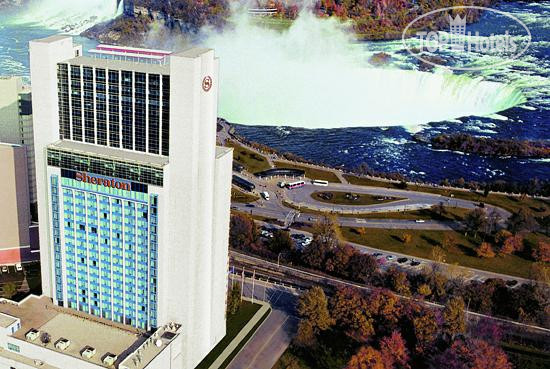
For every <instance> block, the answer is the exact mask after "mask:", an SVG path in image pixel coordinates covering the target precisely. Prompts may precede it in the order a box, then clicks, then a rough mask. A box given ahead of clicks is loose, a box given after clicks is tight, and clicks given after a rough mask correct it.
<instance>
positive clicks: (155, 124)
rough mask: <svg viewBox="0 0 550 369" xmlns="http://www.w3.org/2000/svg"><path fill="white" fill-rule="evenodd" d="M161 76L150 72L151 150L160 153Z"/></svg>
mask: <svg viewBox="0 0 550 369" xmlns="http://www.w3.org/2000/svg"><path fill="white" fill-rule="evenodd" d="M159 118H160V76H159V75H158V74H149V152H150V153H153V154H158V153H159V146H160V142H159V139H160V122H159Z"/></svg>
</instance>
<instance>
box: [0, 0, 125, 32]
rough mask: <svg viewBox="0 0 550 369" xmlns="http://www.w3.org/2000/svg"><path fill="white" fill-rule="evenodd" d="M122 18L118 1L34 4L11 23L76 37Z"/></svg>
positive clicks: (64, 0)
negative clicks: (112, 20) (103, 23)
mask: <svg viewBox="0 0 550 369" xmlns="http://www.w3.org/2000/svg"><path fill="white" fill-rule="evenodd" d="M120 14H122V1H121V2H120V4H119V6H118V7H117V0H33V1H31V2H30V3H29V4H28V5H27V6H26V7H24V8H22V9H21V10H20V11H18V12H16V13H14V14H12V15H11V16H10V18H9V19H8V22H10V23H11V24H19V25H35V26H38V27H43V28H47V29H52V30H56V31H61V32H64V33H68V34H74V35H76V34H80V33H81V32H83V31H84V30H86V29H88V28H90V27H91V26H93V25H94V24H97V23H100V22H105V21H108V20H110V19H113V18H114V17H116V16H118V15H120Z"/></svg>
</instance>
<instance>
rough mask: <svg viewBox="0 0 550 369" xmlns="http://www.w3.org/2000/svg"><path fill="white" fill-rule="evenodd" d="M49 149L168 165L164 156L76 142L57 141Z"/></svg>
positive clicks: (138, 162) (155, 164) (152, 164)
mask: <svg viewBox="0 0 550 369" xmlns="http://www.w3.org/2000/svg"><path fill="white" fill-rule="evenodd" d="M49 147H50V148H53V149H59V150H63V151H69V152H73V153H77V154H91V155H94V156H99V157H103V158H107V159H111V160H120V161H123V162H130V163H136V164H142V165H151V166H156V167H163V166H165V165H166V164H168V157H166V156H161V155H152V154H147V153H144V152H138V151H130V150H123V149H120V148H112V147H107V146H100V145H92V144H88V143H83V142H77V141H68V140H62V141H57V142H55V143H53V144H51V145H50V146H49Z"/></svg>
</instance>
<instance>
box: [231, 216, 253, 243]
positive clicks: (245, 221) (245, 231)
mask: <svg viewBox="0 0 550 369" xmlns="http://www.w3.org/2000/svg"><path fill="white" fill-rule="evenodd" d="M256 239H257V234H256V225H255V224H254V219H252V218H251V217H250V216H249V215H247V214H234V215H232V216H231V222H230V224H229V245H230V246H231V247H233V248H237V249H242V248H246V247H249V246H250V245H251V244H252V243H253V242H255V241H256Z"/></svg>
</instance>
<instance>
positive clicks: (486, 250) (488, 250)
mask: <svg viewBox="0 0 550 369" xmlns="http://www.w3.org/2000/svg"><path fill="white" fill-rule="evenodd" d="M476 254H477V256H479V257H480V258H494V257H495V252H494V251H493V247H492V246H491V244H490V243H489V242H482V243H481V245H479V247H478V248H477V249H476Z"/></svg>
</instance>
